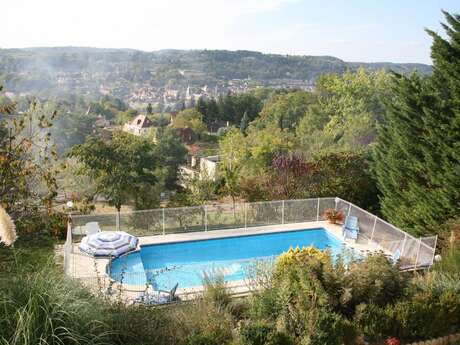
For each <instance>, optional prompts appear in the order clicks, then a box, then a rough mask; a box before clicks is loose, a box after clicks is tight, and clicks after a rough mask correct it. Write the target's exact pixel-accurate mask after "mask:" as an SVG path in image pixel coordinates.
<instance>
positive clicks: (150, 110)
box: [146, 103, 153, 115]
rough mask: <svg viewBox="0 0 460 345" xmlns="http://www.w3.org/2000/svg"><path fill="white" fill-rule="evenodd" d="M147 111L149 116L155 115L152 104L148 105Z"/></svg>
mask: <svg viewBox="0 0 460 345" xmlns="http://www.w3.org/2000/svg"><path fill="white" fill-rule="evenodd" d="M146 111H147V114H148V115H152V114H153V107H152V103H149V104H147V109H146Z"/></svg>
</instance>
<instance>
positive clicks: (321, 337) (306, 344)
mask: <svg viewBox="0 0 460 345" xmlns="http://www.w3.org/2000/svg"><path fill="white" fill-rule="evenodd" d="M310 316H311V317H312V318H313V319H310V320H305V321H306V322H305V323H306V324H308V325H309V327H308V328H307V329H306V331H305V333H304V334H303V335H302V338H301V344H302V345H342V344H343V343H344V342H345V340H349V339H352V338H354V331H353V327H352V326H351V324H350V323H349V322H348V321H347V320H346V319H344V318H343V317H342V316H341V315H339V314H337V313H334V312H332V311H331V310H328V309H324V308H319V309H317V310H316V311H315V312H313V313H310Z"/></svg>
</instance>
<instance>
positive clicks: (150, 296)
mask: <svg viewBox="0 0 460 345" xmlns="http://www.w3.org/2000/svg"><path fill="white" fill-rule="evenodd" d="M178 286H179V283H177V284H176V285H174V287H173V288H172V289H171V290H169V291H165V290H153V291H149V289H147V291H145V292H142V293H141V295H140V296H138V297H137V298H135V299H134V300H133V304H145V305H156V304H165V303H171V302H174V301H177V300H178V299H179V298H178V297H177V296H176V291H177V287H178Z"/></svg>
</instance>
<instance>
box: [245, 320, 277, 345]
mask: <svg viewBox="0 0 460 345" xmlns="http://www.w3.org/2000/svg"><path fill="white" fill-rule="evenodd" d="M273 331H274V327H273V326H272V325H269V324H268V323H266V322H261V321H254V322H252V323H249V324H246V325H244V326H243V327H241V330H240V335H241V339H242V342H243V344H244V345H265V344H266V343H267V341H268V339H269V336H270V334H271V333H272V332H273Z"/></svg>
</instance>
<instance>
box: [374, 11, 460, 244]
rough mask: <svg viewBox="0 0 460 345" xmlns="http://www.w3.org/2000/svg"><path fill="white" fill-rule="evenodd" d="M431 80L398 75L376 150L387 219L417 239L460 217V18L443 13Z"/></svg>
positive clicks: (377, 174) (379, 181)
mask: <svg viewBox="0 0 460 345" xmlns="http://www.w3.org/2000/svg"><path fill="white" fill-rule="evenodd" d="M444 14H445V16H446V19H447V22H448V25H444V28H445V30H446V33H447V39H444V38H442V37H441V36H439V35H438V34H436V33H434V32H432V31H428V33H429V34H430V35H431V36H432V37H433V40H434V41H433V45H432V58H433V75H432V77H429V78H422V77H419V76H418V75H416V74H414V75H412V76H410V77H404V76H400V75H396V76H395V78H394V86H393V87H394V91H395V93H394V94H395V96H394V98H392V99H391V100H388V101H387V102H386V116H385V119H384V121H383V124H382V125H381V126H380V128H379V131H378V140H377V144H376V147H375V151H374V156H375V169H374V170H375V174H376V178H377V182H378V186H379V189H380V191H381V193H382V197H381V209H382V213H383V214H384V216H385V217H386V218H387V219H388V220H389V221H391V222H392V223H394V224H395V225H398V226H400V227H403V228H404V229H407V230H409V231H411V232H412V233H414V234H415V235H422V234H427V233H435V232H436V231H437V229H438V227H439V225H440V224H442V223H443V222H445V221H446V220H447V219H449V218H450V217H453V216H455V215H458V214H460V207H459V205H460V16H458V15H450V14H448V13H446V12H444Z"/></svg>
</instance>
